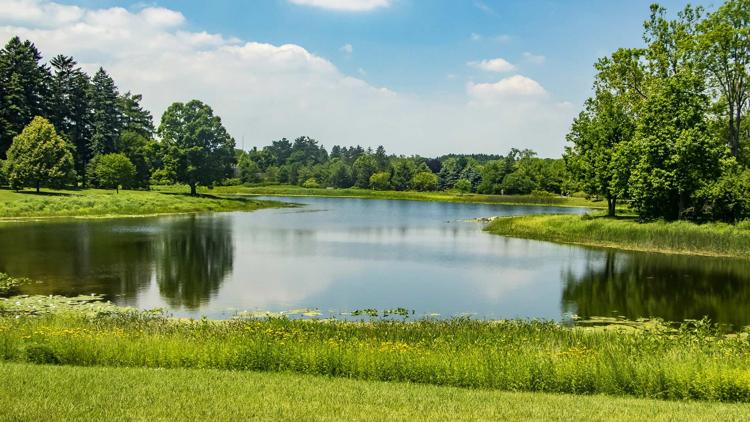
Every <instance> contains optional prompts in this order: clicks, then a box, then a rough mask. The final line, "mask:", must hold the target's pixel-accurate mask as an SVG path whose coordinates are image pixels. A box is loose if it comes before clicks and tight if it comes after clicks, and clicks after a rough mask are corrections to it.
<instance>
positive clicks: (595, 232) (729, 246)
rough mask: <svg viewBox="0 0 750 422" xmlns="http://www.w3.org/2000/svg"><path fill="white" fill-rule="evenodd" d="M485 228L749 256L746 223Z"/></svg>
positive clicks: (586, 220) (528, 222)
mask: <svg viewBox="0 0 750 422" xmlns="http://www.w3.org/2000/svg"><path fill="white" fill-rule="evenodd" d="M486 230H487V231H489V232H490V233H494V234H499V235H503V236H512V237H522V238H527V239H539V240H549V241H553V242H560V243H572V244H579V245H588V246H598V247H607V248H617V249H625V250H633V251H645V252H664V253H676V254H692V255H708V256H727V257H741V258H749V257H750V225H747V224H745V223H742V224H738V225H730V224H723V223H708V224H700V225H699V224H694V223H689V222H685V221H677V222H663V221H656V222H649V223H639V222H637V221H636V220H635V219H628V218H624V219H612V218H604V217H597V218H591V217H585V216H584V217H582V216H572V215H533V216H522V217H508V218H505V217H502V218H497V219H495V220H493V221H492V222H490V223H489V224H488V225H487V227H486Z"/></svg>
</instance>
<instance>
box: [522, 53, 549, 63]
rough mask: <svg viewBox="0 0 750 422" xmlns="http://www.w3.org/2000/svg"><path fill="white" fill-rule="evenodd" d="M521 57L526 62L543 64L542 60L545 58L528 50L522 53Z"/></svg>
mask: <svg viewBox="0 0 750 422" xmlns="http://www.w3.org/2000/svg"><path fill="white" fill-rule="evenodd" d="M523 58H524V60H526V61H527V62H529V63H534V64H544V61H545V60H547V58H546V57H544V56H542V55H538V54H532V53H529V52H528V51H526V52H524V53H523Z"/></svg>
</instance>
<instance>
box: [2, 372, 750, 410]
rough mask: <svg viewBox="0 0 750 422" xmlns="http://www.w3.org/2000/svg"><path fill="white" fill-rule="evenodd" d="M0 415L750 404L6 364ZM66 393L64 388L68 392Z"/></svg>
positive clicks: (681, 407)
mask: <svg viewBox="0 0 750 422" xmlns="http://www.w3.org/2000/svg"><path fill="white" fill-rule="evenodd" d="M0 379H2V380H3V382H2V383H0V409H2V411H1V412H0V419H3V418H9V419H11V420H49V419H50V417H51V416H54V419H56V420H368V421H369V420H425V421H435V420H512V421H523V420H533V421H538V420H548V421H578V420H607V421H632V420H643V421H673V420H679V421H713V420H721V421H735V420H736V421H741V420H746V418H747V415H748V414H749V413H750V407H748V405H747V404H737V403H711V402H694V401H690V402H674V401H659V400H647V399H635V398H614V397H609V396H602V395H593V396H572V395H563V394H543V393H511V392H501V391H488V390H478V389H460V388H452V387H438V386H432V385H424V384H411V383H386V382H372V381H357V380H349V379H343V378H331V377H319V376H307V375H299V374H291V373H258V372H236V371H219V370H205V369H166V370H163V369H143V368H111V367H110V368H107V367H93V368H82V367H73V366H44V365H29V364H7V363H6V364H2V363H0ZM63 392H64V393H63Z"/></svg>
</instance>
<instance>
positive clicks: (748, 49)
mask: <svg viewBox="0 0 750 422" xmlns="http://www.w3.org/2000/svg"><path fill="white" fill-rule="evenodd" d="M698 29H699V41H698V49H699V51H700V52H701V56H702V60H701V61H702V63H703V64H704V65H705V67H706V69H707V70H708V73H709V75H710V82H711V84H712V86H713V87H714V88H715V89H717V90H718V91H719V92H720V93H721V95H722V96H723V97H724V99H725V102H724V104H725V107H724V108H725V110H724V113H725V115H726V116H727V129H728V130H727V144H728V145H729V147H730V148H731V150H732V154H733V155H734V156H735V157H737V158H739V157H740V150H741V147H740V132H741V128H742V117H743V114H742V111H743V107H745V105H746V104H747V101H748V96H750V86H749V83H750V74H749V72H750V0H729V1H727V2H725V3H724V4H723V5H721V7H719V8H718V9H717V10H716V11H715V12H713V13H711V14H710V15H708V17H707V18H706V19H705V20H704V21H703V22H701V23H700V25H699V26H698Z"/></svg>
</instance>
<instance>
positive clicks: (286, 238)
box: [0, 198, 750, 325]
mask: <svg viewBox="0 0 750 422" xmlns="http://www.w3.org/2000/svg"><path fill="white" fill-rule="evenodd" d="M273 199H277V200H283V201H289V202H297V203H304V204H306V205H305V206H304V207H301V208H293V209H290V208H287V209H270V210H261V211H256V212H252V213H222V214H210V215H195V216H175V217H160V218H136V219H118V220H98V221H97V220H88V221H85V220H79V221H66V222H54V223H53V222H49V223H24V224H5V225H1V226H0V271H1V272H7V273H9V274H12V275H16V276H27V277H31V278H34V279H38V280H41V281H42V283H39V284H35V285H32V286H28V287H26V288H25V293H30V294H62V295H75V294H88V293H103V294H105V295H106V296H107V298H108V299H110V300H112V301H113V302H115V303H118V304H122V305H130V306H137V307H141V308H154V307H163V308H167V309H169V310H170V311H171V312H172V313H174V314H175V315H180V316H192V317H198V316H201V315H207V316H209V317H216V318H222V317H229V316H231V315H232V314H233V313H234V312H236V311H238V310H251V311H253V310H270V311H282V310H288V309H295V308H308V307H309V308H319V309H320V310H321V312H322V313H323V315H326V314H327V313H328V312H329V311H330V312H334V313H342V312H343V313H345V312H349V311H352V310H355V309H363V308H375V309H385V308H395V307H404V308H408V309H413V310H415V313H416V315H417V316H419V315H425V314H439V315H440V316H443V317H450V316H456V315H464V314H469V315H473V316H476V317H481V318H510V317H523V318H545V319H561V318H564V317H565V316H566V315H570V314H579V315H582V316H591V315H624V316H627V317H630V318H637V317H647V316H657V317H662V318H665V319H668V320H682V319H685V318H700V317H702V316H704V315H705V316H709V317H711V318H712V319H713V320H716V321H719V322H725V323H732V324H736V325H744V324H748V323H750V307H749V306H748V303H750V265H748V264H747V263H746V262H745V261H741V260H731V259H717V258H697V257H681V256H669V255H659V254H642V253H626V252H618V251H608V250H597V249H587V248H582V247H576V246H565V245H556V244H553V243H547V242H539V241H531V240H521V239H511V238H504V237H501V236H495V235H490V234H487V233H484V232H483V231H482V230H481V229H482V226H481V225H480V224H478V223H474V222H467V221H465V220H467V219H470V218H475V217H486V216H493V215H520V214H534V213H536V214H538V213H581V212H583V210H580V209H573V208H549V207H526V206H500V205H480V204H454V203H437V202H414V201H380V200H362V199H340V198H273Z"/></svg>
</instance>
